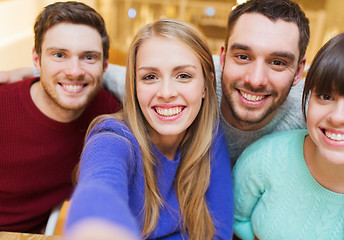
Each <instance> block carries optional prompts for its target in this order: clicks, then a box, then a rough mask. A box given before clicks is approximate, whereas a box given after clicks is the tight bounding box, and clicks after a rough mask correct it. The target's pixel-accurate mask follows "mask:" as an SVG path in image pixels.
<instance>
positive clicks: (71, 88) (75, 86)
mask: <svg viewBox="0 0 344 240" xmlns="http://www.w3.org/2000/svg"><path fill="white" fill-rule="evenodd" d="M62 87H63V88H65V89H67V90H69V91H78V90H80V89H81V88H82V87H83V85H78V84H73V85H72V84H62Z"/></svg>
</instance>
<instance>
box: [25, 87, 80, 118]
mask: <svg viewBox="0 0 344 240" xmlns="http://www.w3.org/2000/svg"><path fill="white" fill-rule="evenodd" d="M30 95H31V98H32V101H33V102H34V104H35V105H36V107H37V108H38V109H39V110H40V111H41V112H42V113H43V114H44V115H45V116H47V117H49V118H51V119H53V120H55V121H58V122H64V123H67V122H71V121H73V120H75V119H77V118H78V117H80V115H81V114H82V113H83V111H84V109H78V110H69V109H64V108H61V107H60V106H59V105H58V104H57V103H56V102H54V101H53V100H52V99H51V98H50V97H49V95H48V94H47V92H46V91H45V90H44V89H43V86H42V84H41V82H40V81H37V82H35V83H34V84H33V85H32V86H31V88H30Z"/></svg>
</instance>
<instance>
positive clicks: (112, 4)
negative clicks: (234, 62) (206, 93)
mask: <svg viewBox="0 0 344 240" xmlns="http://www.w3.org/2000/svg"><path fill="white" fill-rule="evenodd" d="M244 1H245V0H212V1H205V0H82V1H81V2H84V3H86V4H88V5H90V6H92V7H93V8H95V9H96V10H97V11H98V12H99V13H101V15H102V16H103V17H104V19H105V22H106V24H107V29H108V32H109V35H110V37H111V49H110V62H111V63H114V64H119V65H125V62H126V54H127V50H128V47H129V44H130V42H131V40H132V38H133V36H134V35H135V33H136V32H137V30H138V29H139V28H141V27H142V26H143V25H145V24H147V23H150V22H152V21H154V20H156V19H159V18H161V17H168V18H175V19H180V20H183V21H186V22H189V23H191V24H193V25H194V26H196V27H197V28H198V29H199V30H200V31H201V32H203V34H204V35H205V36H206V38H207V40H208V43H209V46H210V48H211V50H212V52H213V54H219V50H220V47H221V45H222V43H223V41H224V36H225V32H226V23H227V16H228V14H229V12H230V11H231V9H232V8H233V7H234V6H235V5H237V4H239V3H241V2H244ZM53 2H55V1H51V0H0V33H1V34H0V56H1V58H0V70H10V69H14V68H18V67H28V66H32V60H31V52H32V48H33V42H34V41H33V24H34V21H35V18H36V16H37V15H38V14H39V12H40V11H41V10H42V9H43V7H44V6H46V5H48V4H50V3H53ZM295 2H297V3H298V4H299V5H300V6H301V8H302V9H303V10H304V11H305V13H306V15H307V17H308V18H309V20H310V28H311V38H310V44H309V46H308V49H307V53H306V57H307V63H308V64H310V63H311V61H312V59H313V57H314V55H315V53H316V52H317V50H318V49H319V48H320V47H321V46H322V45H323V44H324V43H325V42H326V41H327V40H328V39H330V38H331V37H332V36H334V35H336V34H338V33H340V32H344V0H295ZM66 40H68V39H66Z"/></svg>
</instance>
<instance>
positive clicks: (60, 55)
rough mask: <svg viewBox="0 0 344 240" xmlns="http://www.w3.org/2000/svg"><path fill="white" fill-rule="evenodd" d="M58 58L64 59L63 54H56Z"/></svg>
mask: <svg viewBox="0 0 344 240" xmlns="http://www.w3.org/2000/svg"><path fill="white" fill-rule="evenodd" d="M54 55H55V56H56V57H58V58H62V57H63V54H62V53H55V54H54Z"/></svg>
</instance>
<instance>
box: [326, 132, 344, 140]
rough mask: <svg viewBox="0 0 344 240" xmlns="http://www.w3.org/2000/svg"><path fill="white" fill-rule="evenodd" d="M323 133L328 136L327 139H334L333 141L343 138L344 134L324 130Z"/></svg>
mask: <svg viewBox="0 0 344 240" xmlns="http://www.w3.org/2000/svg"><path fill="white" fill-rule="evenodd" d="M325 135H326V137H328V138H329V139H331V140H334V141H342V140H344V134H339V133H337V134H336V133H331V132H328V131H325Z"/></svg>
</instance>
